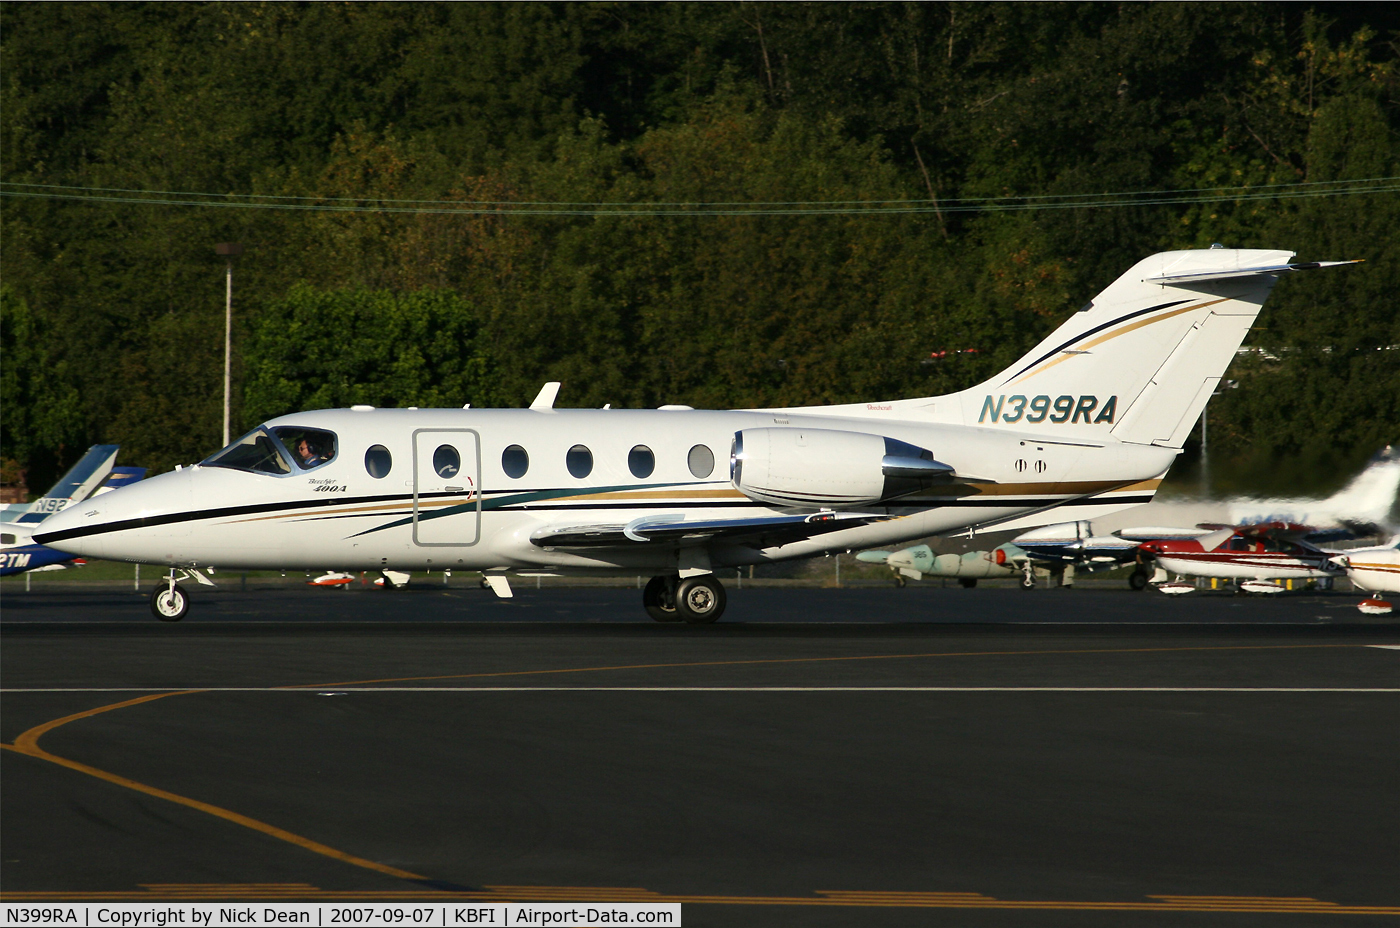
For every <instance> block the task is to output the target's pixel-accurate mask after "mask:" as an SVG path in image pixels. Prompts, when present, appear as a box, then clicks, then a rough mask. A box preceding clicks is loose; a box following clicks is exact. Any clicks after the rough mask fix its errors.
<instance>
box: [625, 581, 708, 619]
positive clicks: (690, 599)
mask: <svg viewBox="0 0 1400 928" xmlns="http://www.w3.org/2000/svg"><path fill="white" fill-rule="evenodd" d="M642 605H643V606H644V607H646V610H647V615H649V616H651V617H652V618H653V619H655V620H656V621H658V622H689V623H691V624H692V625H708V624H709V623H711V622H714V621H716V620H717V619H718V618H719V617H720V616H721V615H723V614H724V606H725V595H724V586H723V585H721V584H720V582H719V580H717V579H715V576H714V574H701V575H699V576H695V577H686V578H685V579H684V580H682V579H681V578H680V577H678V576H676V575H675V574H668V575H664V576H660V577H652V578H651V580H649V581H647V585H646V589H644V590H642Z"/></svg>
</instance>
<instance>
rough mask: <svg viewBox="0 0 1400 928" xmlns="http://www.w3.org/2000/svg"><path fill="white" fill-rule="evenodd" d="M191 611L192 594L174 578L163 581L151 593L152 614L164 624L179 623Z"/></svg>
mask: <svg viewBox="0 0 1400 928" xmlns="http://www.w3.org/2000/svg"><path fill="white" fill-rule="evenodd" d="M189 611H190V594H189V593H186V592H185V588H184V587H182V586H180V584H178V583H176V582H175V581H174V579H173V578H168V579H164V580H162V581H161V582H160V583H159V584H157V585H156V588H155V589H154V590H153V591H152V592H151V613H152V614H153V615H155V617H156V618H158V619H160V620H161V621H162V622H178V621H180V620H181V619H183V618H184V617H185V613H186V612H189Z"/></svg>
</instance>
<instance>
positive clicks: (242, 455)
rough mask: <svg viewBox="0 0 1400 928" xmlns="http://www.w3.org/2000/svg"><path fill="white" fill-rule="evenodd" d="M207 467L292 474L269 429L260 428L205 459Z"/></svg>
mask: <svg viewBox="0 0 1400 928" xmlns="http://www.w3.org/2000/svg"><path fill="white" fill-rule="evenodd" d="M203 466H205V467H228V468H232V469H233V470H246V471H251V472H252V473H255V474H275V475H277V476H279V477H280V476H282V475H284V474H290V473H291V472H292V468H291V465H290V464H288V463H287V459H286V457H284V455H283V452H282V451H281V449H279V447H278V444H277V442H276V441H275V440H273V437H272V436H271V435H270V434H268V431H267V429H265V428H263V427H262V426H258V427H257V428H255V429H253V430H252V431H251V432H249V433H248V434H247V435H244V436H243V437H242V438H240V439H238V441H236V442H234V443H233V444H231V445H229V446H228V447H227V448H225V449H223V450H222V451H220V452H218V453H217V454H213V455H210V456H209V457H207V458H205V459H204V462H203Z"/></svg>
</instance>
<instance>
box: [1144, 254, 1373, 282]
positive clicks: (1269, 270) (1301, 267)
mask: <svg viewBox="0 0 1400 928" xmlns="http://www.w3.org/2000/svg"><path fill="white" fill-rule="evenodd" d="M1362 260H1363V259H1361V258H1358V259H1356V260H1354V261H1300V262H1298V263H1296V264H1270V265H1266V266H1264V267H1241V268H1236V269H1234V270H1223V269H1220V268H1216V269H1213V270H1205V271H1174V272H1172V273H1170V274H1163V275H1161V276H1160V277H1144V278H1143V279H1142V282H1143V283H1145V284H1182V283H1197V282H1202V281H1207V280H1230V279H1232V278H1236V277H1257V276H1259V275H1260V274H1286V273H1288V272H1289V271H1315V270H1317V269H1318V268H1321V267H1337V266H1339V265H1342V264H1360V263H1361V261H1362Z"/></svg>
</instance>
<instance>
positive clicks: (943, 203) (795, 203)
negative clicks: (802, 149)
mask: <svg viewBox="0 0 1400 928" xmlns="http://www.w3.org/2000/svg"><path fill="white" fill-rule="evenodd" d="M1396 182H1400V177H1363V178H1356V179H1353V180H1316V181H1296V182H1294V183H1288V184H1250V185H1241V186H1234V187H1231V186H1216V187H1188V188H1182V189H1178V190H1123V191H1117V192H1112V193H1047V194H1007V195H1002V196H994V197H961V198H959V197H950V198H947V199H942V200H938V201H936V204H937V205H938V206H940V207H948V206H957V205H964V204H983V203H1001V202H1013V201H1055V200H1075V201H1078V200H1090V199H1093V198H1101V197H1142V196H1172V197H1179V196H1181V195H1184V194H1192V193H1197V194H1213V195H1217V196H1228V194H1227V193H1226V191H1232V190H1234V191H1244V192H1246V193H1252V192H1255V191H1267V190H1275V189H1283V190H1301V189H1303V188H1310V187H1332V188H1336V189H1337V190H1339V191H1346V190H1349V189H1351V187H1352V186H1354V185H1360V184H1378V183H1396ZM0 186H3V187H17V188H26V189H33V190H73V191H81V192H83V193H84V194H97V193H128V194H141V195H143V196H148V197H154V196H161V197H207V198H220V199H227V198H229V197H242V198H248V199H258V200H286V201H311V202H314V203H316V204H338V203H345V204H358V203H362V202H364V201H366V200H369V201H373V202H375V203H389V204H403V205H421V206H453V207H459V206H467V205H470V206H506V207H519V206H545V207H566V206H576V207H598V206H607V207H612V208H623V207H644V208H651V209H656V208H660V207H670V208H715V207H730V208H734V207H759V206H763V207H783V206H786V207H799V206H802V207H805V206H819V207H823V206H824V207H831V206H884V205H888V204H900V205H905V206H908V205H914V204H922V203H927V204H930V205H934V204H935V201H934V200H931V199H922V198H914V199H909V198H905V199H900V200H746V201H723V200H721V201H684V200H683V201H677V202H666V201H652V200H633V201H626V200H617V201H609V200H465V199H452V200H442V199H436V200H428V199H397V198H393V197H328V196H300V195H291V194H275V193H212V192H208V191H196V190H146V189H141V188H133V187H92V186H84V185H78V184H28V183H18V182H14V181H0Z"/></svg>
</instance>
